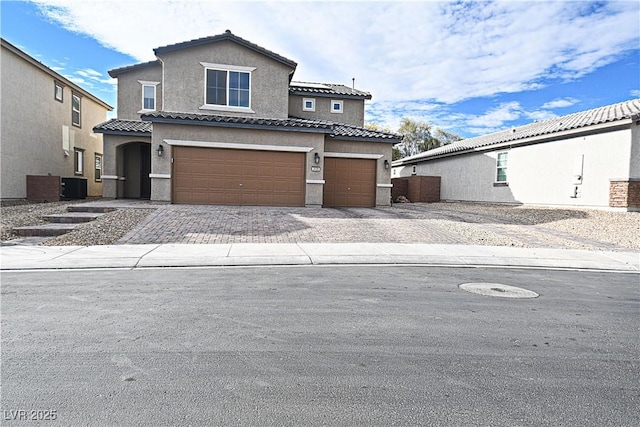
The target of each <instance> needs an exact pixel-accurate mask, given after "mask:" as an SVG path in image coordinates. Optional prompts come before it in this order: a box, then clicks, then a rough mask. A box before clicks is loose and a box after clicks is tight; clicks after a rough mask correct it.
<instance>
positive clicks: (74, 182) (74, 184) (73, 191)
mask: <svg viewBox="0 0 640 427" xmlns="http://www.w3.org/2000/svg"><path fill="white" fill-rule="evenodd" d="M61 194H62V198H63V199H65V200H74V199H86V198H87V178H62V191H61Z"/></svg>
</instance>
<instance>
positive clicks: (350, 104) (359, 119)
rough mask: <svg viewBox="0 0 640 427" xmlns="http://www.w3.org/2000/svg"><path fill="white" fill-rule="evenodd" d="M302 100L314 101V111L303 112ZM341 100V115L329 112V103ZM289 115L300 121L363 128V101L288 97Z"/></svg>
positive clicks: (299, 96) (336, 98)
mask: <svg viewBox="0 0 640 427" xmlns="http://www.w3.org/2000/svg"><path fill="white" fill-rule="evenodd" d="M303 99H315V101H316V109H315V111H303V108H302V102H303ZM332 100H342V101H343V104H342V107H343V108H342V113H332V112H331V101H332ZM289 115H290V116H292V117H299V118H302V119H315V120H329V121H332V122H338V123H346V124H349V125H353V126H359V127H362V126H364V100H363V99H342V98H340V97H335V98H325V97H318V96H302V95H290V96H289Z"/></svg>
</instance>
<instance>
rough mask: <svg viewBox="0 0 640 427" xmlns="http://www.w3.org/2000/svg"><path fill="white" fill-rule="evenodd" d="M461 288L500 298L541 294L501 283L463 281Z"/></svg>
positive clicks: (534, 296) (527, 296)
mask: <svg viewBox="0 0 640 427" xmlns="http://www.w3.org/2000/svg"><path fill="white" fill-rule="evenodd" d="M460 289H462V290H463V291H467V292H471V293H474V294H479V295H486V296H488V297H499V298H537V297H538V296H539V295H538V294H537V293H535V292H533V291H530V290H527V289H523V288H518V287H516V286H509V285H503V284H501V283H463V284H462V285H460Z"/></svg>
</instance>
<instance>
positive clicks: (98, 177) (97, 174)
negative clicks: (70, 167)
mask: <svg viewBox="0 0 640 427" xmlns="http://www.w3.org/2000/svg"><path fill="white" fill-rule="evenodd" d="M98 159H100V167H98ZM93 168H94V171H93V178H94V180H95V182H102V154H100V153H94V155H93Z"/></svg>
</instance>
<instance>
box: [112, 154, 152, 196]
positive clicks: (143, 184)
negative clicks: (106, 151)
mask: <svg viewBox="0 0 640 427" xmlns="http://www.w3.org/2000/svg"><path fill="white" fill-rule="evenodd" d="M117 157H118V169H119V170H118V175H119V176H121V177H123V178H124V179H123V180H121V181H120V182H119V185H118V190H117V197H118V198H125V199H150V198H151V178H149V174H150V173H151V144H149V143H146V142H130V143H127V144H123V145H121V146H119V147H118V153H117Z"/></svg>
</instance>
